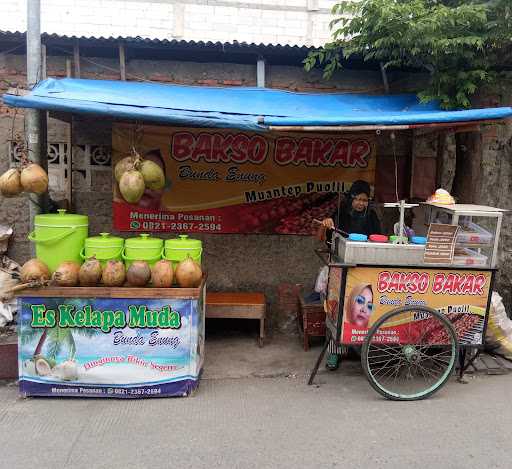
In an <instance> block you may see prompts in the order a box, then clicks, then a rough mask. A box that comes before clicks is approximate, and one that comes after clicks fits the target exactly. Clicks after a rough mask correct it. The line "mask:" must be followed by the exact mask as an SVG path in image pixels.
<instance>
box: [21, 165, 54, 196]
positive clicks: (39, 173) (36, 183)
mask: <svg viewBox="0 0 512 469" xmlns="http://www.w3.org/2000/svg"><path fill="white" fill-rule="evenodd" d="M20 182H21V186H22V187H23V190H24V191H25V192H32V193H33V194H44V193H45V192H46V191H47V190H48V174H47V173H46V171H45V170H44V169H43V168H41V166H39V165H38V164H35V163H30V164H29V165H28V166H26V167H25V168H23V169H22V171H21V176H20Z"/></svg>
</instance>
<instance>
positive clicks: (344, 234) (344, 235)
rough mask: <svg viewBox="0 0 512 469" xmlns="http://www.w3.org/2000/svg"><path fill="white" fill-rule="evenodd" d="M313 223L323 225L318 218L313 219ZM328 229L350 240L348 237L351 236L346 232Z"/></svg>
mask: <svg viewBox="0 0 512 469" xmlns="http://www.w3.org/2000/svg"><path fill="white" fill-rule="evenodd" d="M313 223H316V224H317V225H321V224H322V222H321V220H318V219H316V218H314V219H313ZM327 229H328V230H332V231H335V232H336V233H339V234H340V235H341V236H343V237H344V238H348V236H349V235H348V233H347V232H346V231H343V230H340V229H339V228H327Z"/></svg>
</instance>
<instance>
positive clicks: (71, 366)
mask: <svg viewBox="0 0 512 469" xmlns="http://www.w3.org/2000/svg"><path fill="white" fill-rule="evenodd" d="M55 372H56V374H58V375H59V376H60V377H61V379H63V380H64V381H76V380H77V379H78V366H77V364H76V362H75V361H74V360H66V361H65V362H62V363H59V364H58V365H57V366H56V367H55Z"/></svg>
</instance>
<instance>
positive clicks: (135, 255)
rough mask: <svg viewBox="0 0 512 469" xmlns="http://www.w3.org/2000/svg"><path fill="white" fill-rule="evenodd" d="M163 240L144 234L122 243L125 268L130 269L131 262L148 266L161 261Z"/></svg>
mask: <svg viewBox="0 0 512 469" xmlns="http://www.w3.org/2000/svg"><path fill="white" fill-rule="evenodd" d="M163 248H164V240H163V239H160V238H152V237H151V236H149V235H148V234H146V233H143V234H141V235H140V236H137V237H136V238H128V239H127V240H126V241H125V242H124V250H123V259H124V263H125V264H126V268H128V267H130V265H131V264H132V262H133V261H146V262H147V263H148V264H149V265H150V266H153V265H154V264H155V263H156V262H158V261H159V260H160V259H162V252H163V250H164V249H163Z"/></svg>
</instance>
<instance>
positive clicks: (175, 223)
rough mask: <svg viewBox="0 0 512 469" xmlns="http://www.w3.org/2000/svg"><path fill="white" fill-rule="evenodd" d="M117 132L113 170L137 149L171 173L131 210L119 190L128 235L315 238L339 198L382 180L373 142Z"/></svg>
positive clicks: (118, 209) (120, 216)
mask: <svg viewBox="0 0 512 469" xmlns="http://www.w3.org/2000/svg"><path fill="white" fill-rule="evenodd" d="M138 132H139V133H138V134H137V135H139V140H140V141H138V142H137V145H135V144H134V143H133V142H134V138H135V137H134V135H136V133H135V129H134V127H133V126H131V125H121V124H118V125H114V128H113V132H112V135H113V137H112V149H113V152H112V154H113V161H112V163H113V165H115V164H116V163H117V162H118V161H120V160H121V159H122V158H124V157H126V156H128V155H130V154H131V153H130V152H131V150H132V148H133V147H135V146H136V147H137V148H136V149H137V151H138V152H139V153H140V154H141V155H142V156H143V157H144V158H146V159H150V160H152V161H153V162H155V163H157V164H158V165H159V166H160V167H161V168H162V169H163V170H164V172H165V177H166V184H165V187H164V188H162V189H160V190H152V189H150V188H147V187H146V190H145V192H144V194H143V196H142V198H141V199H140V200H139V201H138V202H137V203H132V204H130V203H128V202H126V200H124V198H123V197H122V195H121V192H120V190H119V185H118V184H117V183H116V182H115V183H114V201H113V212H114V228H115V229H117V230H121V231H171V232H183V231H186V232H191V233H194V232H203V233H280V234H304V235H306V234H308V235H309V234H311V232H312V229H313V228H312V225H313V219H314V218H325V217H327V216H332V215H333V213H334V211H335V209H336V207H337V203H338V194H339V193H340V192H344V191H347V190H348V189H349V187H350V185H351V183H352V182H353V181H355V180H357V179H364V180H366V181H367V182H368V183H370V184H371V185H372V184H373V183H374V179H375V142H374V139H373V137H372V136H368V135H366V136H365V135H359V134H358V135H343V136H338V135H325V134H322V135H309V134H308V135H307V136H304V134H285V135H275V134H270V135H260V134H257V133H250V132H241V131H233V130H222V131H219V130H217V129H215V130H210V129H186V128H170V127H157V126H147V127H146V126H145V127H144V128H143V130H142V131H141V130H140V129H139V131H138Z"/></svg>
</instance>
